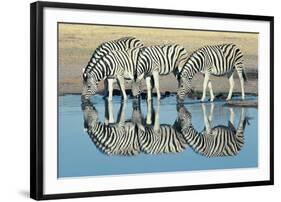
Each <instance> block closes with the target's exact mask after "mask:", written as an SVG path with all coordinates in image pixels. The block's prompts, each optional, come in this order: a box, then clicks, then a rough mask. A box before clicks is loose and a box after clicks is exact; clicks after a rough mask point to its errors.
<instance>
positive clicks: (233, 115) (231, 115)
mask: <svg viewBox="0 0 281 202" xmlns="http://www.w3.org/2000/svg"><path fill="white" fill-rule="evenodd" d="M234 118H235V113H234V110H233V108H232V107H230V108H229V122H230V123H231V124H232V125H233V126H234Z"/></svg>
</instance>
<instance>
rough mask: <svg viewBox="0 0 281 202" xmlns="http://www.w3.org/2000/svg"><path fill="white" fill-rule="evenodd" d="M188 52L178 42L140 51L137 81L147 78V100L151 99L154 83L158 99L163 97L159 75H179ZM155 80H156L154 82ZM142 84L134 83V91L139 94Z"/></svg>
mask: <svg viewBox="0 0 281 202" xmlns="http://www.w3.org/2000/svg"><path fill="white" fill-rule="evenodd" d="M187 57H188V53H187V51H186V50H185V48H183V47H182V46H179V45H177V44H172V45H159V46H150V47H144V48H142V50H141V51H140V53H139V57H138V62H137V71H136V74H135V83H140V82H141V80H142V79H143V78H145V80H146V86H147V93H148V96H147V100H151V91H152V89H153V84H154V85H155V89H156V92H157V98H158V100H159V99H160V98H161V94H160V86H159V85H160V84H159V76H162V75H168V74H170V73H171V72H173V73H174V75H177V74H178V72H180V71H181V69H182V68H183V66H184V64H185V62H186V60H187ZM153 81H154V82H153ZM139 86H140V85H134V86H133V88H132V93H133V95H134V96H137V94H138V93H139V91H140V90H139V89H138V87H139Z"/></svg>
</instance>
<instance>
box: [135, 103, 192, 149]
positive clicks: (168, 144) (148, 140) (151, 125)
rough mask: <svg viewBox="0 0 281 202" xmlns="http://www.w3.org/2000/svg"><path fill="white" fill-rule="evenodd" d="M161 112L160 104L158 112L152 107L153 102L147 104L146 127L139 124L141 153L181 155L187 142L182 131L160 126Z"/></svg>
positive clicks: (169, 126) (172, 127)
mask: <svg viewBox="0 0 281 202" xmlns="http://www.w3.org/2000/svg"><path fill="white" fill-rule="evenodd" d="M159 111H160V104H159V102H158V104H157V110H156V112H155V111H154V109H153V107H152V101H148V102H147V115H146V122H145V125H140V124H141V123H138V124H137V126H138V138H139V142H140V148H141V151H142V152H144V153H146V154H165V153H180V152H182V151H184V150H185V149H186V147H187V142H186V141H185V139H184V137H183V135H182V134H181V131H178V130H177V129H176V128H175V127H174V126H172V125H169V124H160V122H159ZM153 119H154V120H153Z"/></svg>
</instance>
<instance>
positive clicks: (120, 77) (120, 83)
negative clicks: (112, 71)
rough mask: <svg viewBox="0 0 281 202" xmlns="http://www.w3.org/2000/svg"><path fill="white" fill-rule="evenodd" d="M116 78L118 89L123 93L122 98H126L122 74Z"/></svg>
mask: <svg viewBox="0 0 281 202" xmlns="http://www.w3.org/2000/svg"><path fill="white" fill-rule="evenodd" d="M117 79H118V83H119V87H120V90H121V92H122V95H123V100H127V95H126V90H125V79H124V77H123V76H118V77H117Z"/></svg>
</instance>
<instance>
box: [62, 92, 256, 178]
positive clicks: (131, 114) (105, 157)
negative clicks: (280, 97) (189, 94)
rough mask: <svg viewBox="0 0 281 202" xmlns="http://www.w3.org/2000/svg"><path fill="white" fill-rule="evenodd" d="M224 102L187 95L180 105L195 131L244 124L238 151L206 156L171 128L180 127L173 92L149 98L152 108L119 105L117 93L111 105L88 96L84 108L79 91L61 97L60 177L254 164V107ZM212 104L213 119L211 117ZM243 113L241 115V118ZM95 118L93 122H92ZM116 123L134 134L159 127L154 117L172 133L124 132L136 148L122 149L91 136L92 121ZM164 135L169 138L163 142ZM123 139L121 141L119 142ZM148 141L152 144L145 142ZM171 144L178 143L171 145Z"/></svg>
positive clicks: (249, 165)
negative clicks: (194, 98) (198, 99)
mask: <svg viewBox="0 0 281 202" xmlns="http://www.w3.org/2000/svg"><path fill="white" fill-rule="evenodd" d="M154 99H155V98H154ZM247 99H256V97H247ZM224 103H225V102H224V101H216V102H215V103H213V104H211V103H205V104H201V103H200V102H199V101H195V100H189V99H186V102H185V104H184V106H183V108H182V109H185V110H186V112H188V114H190V115H191V119H190V120H191V125H192V128H193V129H194V130H195V131H197V132H198V133H200V132H202V131H205V133H206V131H207V130H209V131H208V132H210V131H216V130H215V128H217V127H221V128H226V129H227V130H233V131H234V130H237V129H238V127H239V122H240V126H241V123H243V124H244V127H243V144H242V145H241V144H240V146H241V148H239V151H238V152H234V153H235V154H232V155H226V154H224V155H222V154H219V153H216V152H214V153H213V155H211V154H210V152H209V155H208V154H207V153H208V152H206V153H205V155H204V154H203V153H202V152H201V153H200V152H198V151H196V150H195V149H194V148H193V147H194V143H192V142H188V141H187V140H186V137H184V135H181V131H180V130H179V131H176V130H175V128H178V127H175V125H174V123H175V121H177V120H179V119H178V116H179V114H178V111H177V109H179V108H177V105H176V97H175V96H170V97H166V98H165V99H163V100H161V102H160V104H159V105H158V104H157V101H156V100H153V103H152V104H151V105H150V106H149V105H148V104H147V102H146V101H145V100H141V101H140V103H139V105H140V106H138V105H136V103H133V101H132V99H129V100H128V101H127V102H126V104H125V105H124V104H123V105H121V104H120V97H119V96H114V97H113V101H112V103H107V102H105V101H104V99H103V98H102V96H99V95H95V96H94V97H93V98H92V104H89V105H86V106H82V107H81V100H80V96H79V95H64V96H60V97H59V114H58V115H59V134H58V140H59V142H58V159H59V161H58V177H79V176H100V175H120V174H138V173H154V172H176V171H190V172H192V171H195V170H196V171H198V170H214V169H236V168H253V167H257V166H258V109H257V108H244V109H242V108H239V107H235V108H229V107H224V106H223V104H224ZM109 104H110V105H109ZM122 107H123V108H122ZM212 108H213V112H212V117H210V114H211V111H212ZM120 112H122V113H123V115H124V116H123V117H122V118H123V119H125V120H126V121H125V122H124V123H122V121H120ZM118 113H119V114H118ZM108 114H109V116H110V117H108ZM150 115H151V118H150ZM241 115H242V116H244V118H243V117H242V119H243V120H242V121H241ZM94 118H96V121H95V122H94V123H93V120H92V119H94ZM118 118H119V119H118ZM204 118H205V119H204ZM134 119H135V120H134ZM204 120H205V121H204ZM206 120H207V121H208V123H210V125H209V126H210V128H208V127H207V128H206V124H205V123H206ZM118 121H119V122H120V124H119V125H118V127H119V128H120V127H121V129H123V130H124V128H125V126H124V124H125V125H126V126H127V125H129V126H130V127H131V132H132V130H133V132H134V131H140V128H141V131H147V130H151V129H155V128H156V130H157V127H155V125H156V126H157V124H155V121H156V122H157V121H159V126H161V127H162V126H165V127H166V129H165V130H168V129H169V130H170V131H174V133H175V134H163V133H164V132H163V130H164V129H162V130H161V131H162V133H161V134H159V132H158V133H157V132H156V133H155V134H156V136H157V137H153V135H152V136H150V137H149V138H150V139H149V138H148V136H143V137H146V138H143V137H141V135H140V134H136V133H135V134H132V133H131V134H126V135H125V136H123V138H124V139H126V138H127V139H129V138H136V139H134V140H132V142H134V143H135V145H134V149H131V148H128V147H126V148H125V146H124V148H123V147H122V145H121V146H119V148H116V145H114V142H110V143H108V142H106V141H105V140H104V139H102V138H101V137H98V138H95V135H96V134H93V131H92V130H93V127H91V125H93V124H95V123H96V122H98V123H99V124H101V125H104V127H106V128H109V129H108V130H114V127H115V128H116V125H117V124H118V123H117V122H118ZM231 121H232V122H233V124H231ZM177 123H178V122H177ZM178 125H180V124H177V126H178ZM122 127H123V128H122ZM119 128H118V129H119ZM90 129H91V130H90ZM121 129H120V131H121ZM158 131H159V130H158ZM139 133H141V132H139ZM166 133H168V132H166ZM165 135H166V136H165ZM107 138H109V136H108V137H107ZM151 138H154V140H151ZM155 138H156V140H155ZM157 138H158V139H157ZM164 138H166V139H167V141H166V143H165V141H164ZM124 139H122V142H123V143H124V142H125V141H124ZM148 140H150V142H145V141H148ZM157 140H159V141H162V143H159V142H158V143H159V144H160V145H158V146H157ZM151 141H152V142H151ZM153 141H154V142H153ZM225 141H226V143H221V144H224V145H227V144H228V142H227V141H228V140H225ZM163 142H164V143H163ZM171 142H173V143H176V144H174V145H172V144H171ZM118 144H119V145H120V143H118ZM161 144H162V145H161ZM153 145H156V146H155V147H156V148H155V147H154V148H153Z"/></svg>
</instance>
